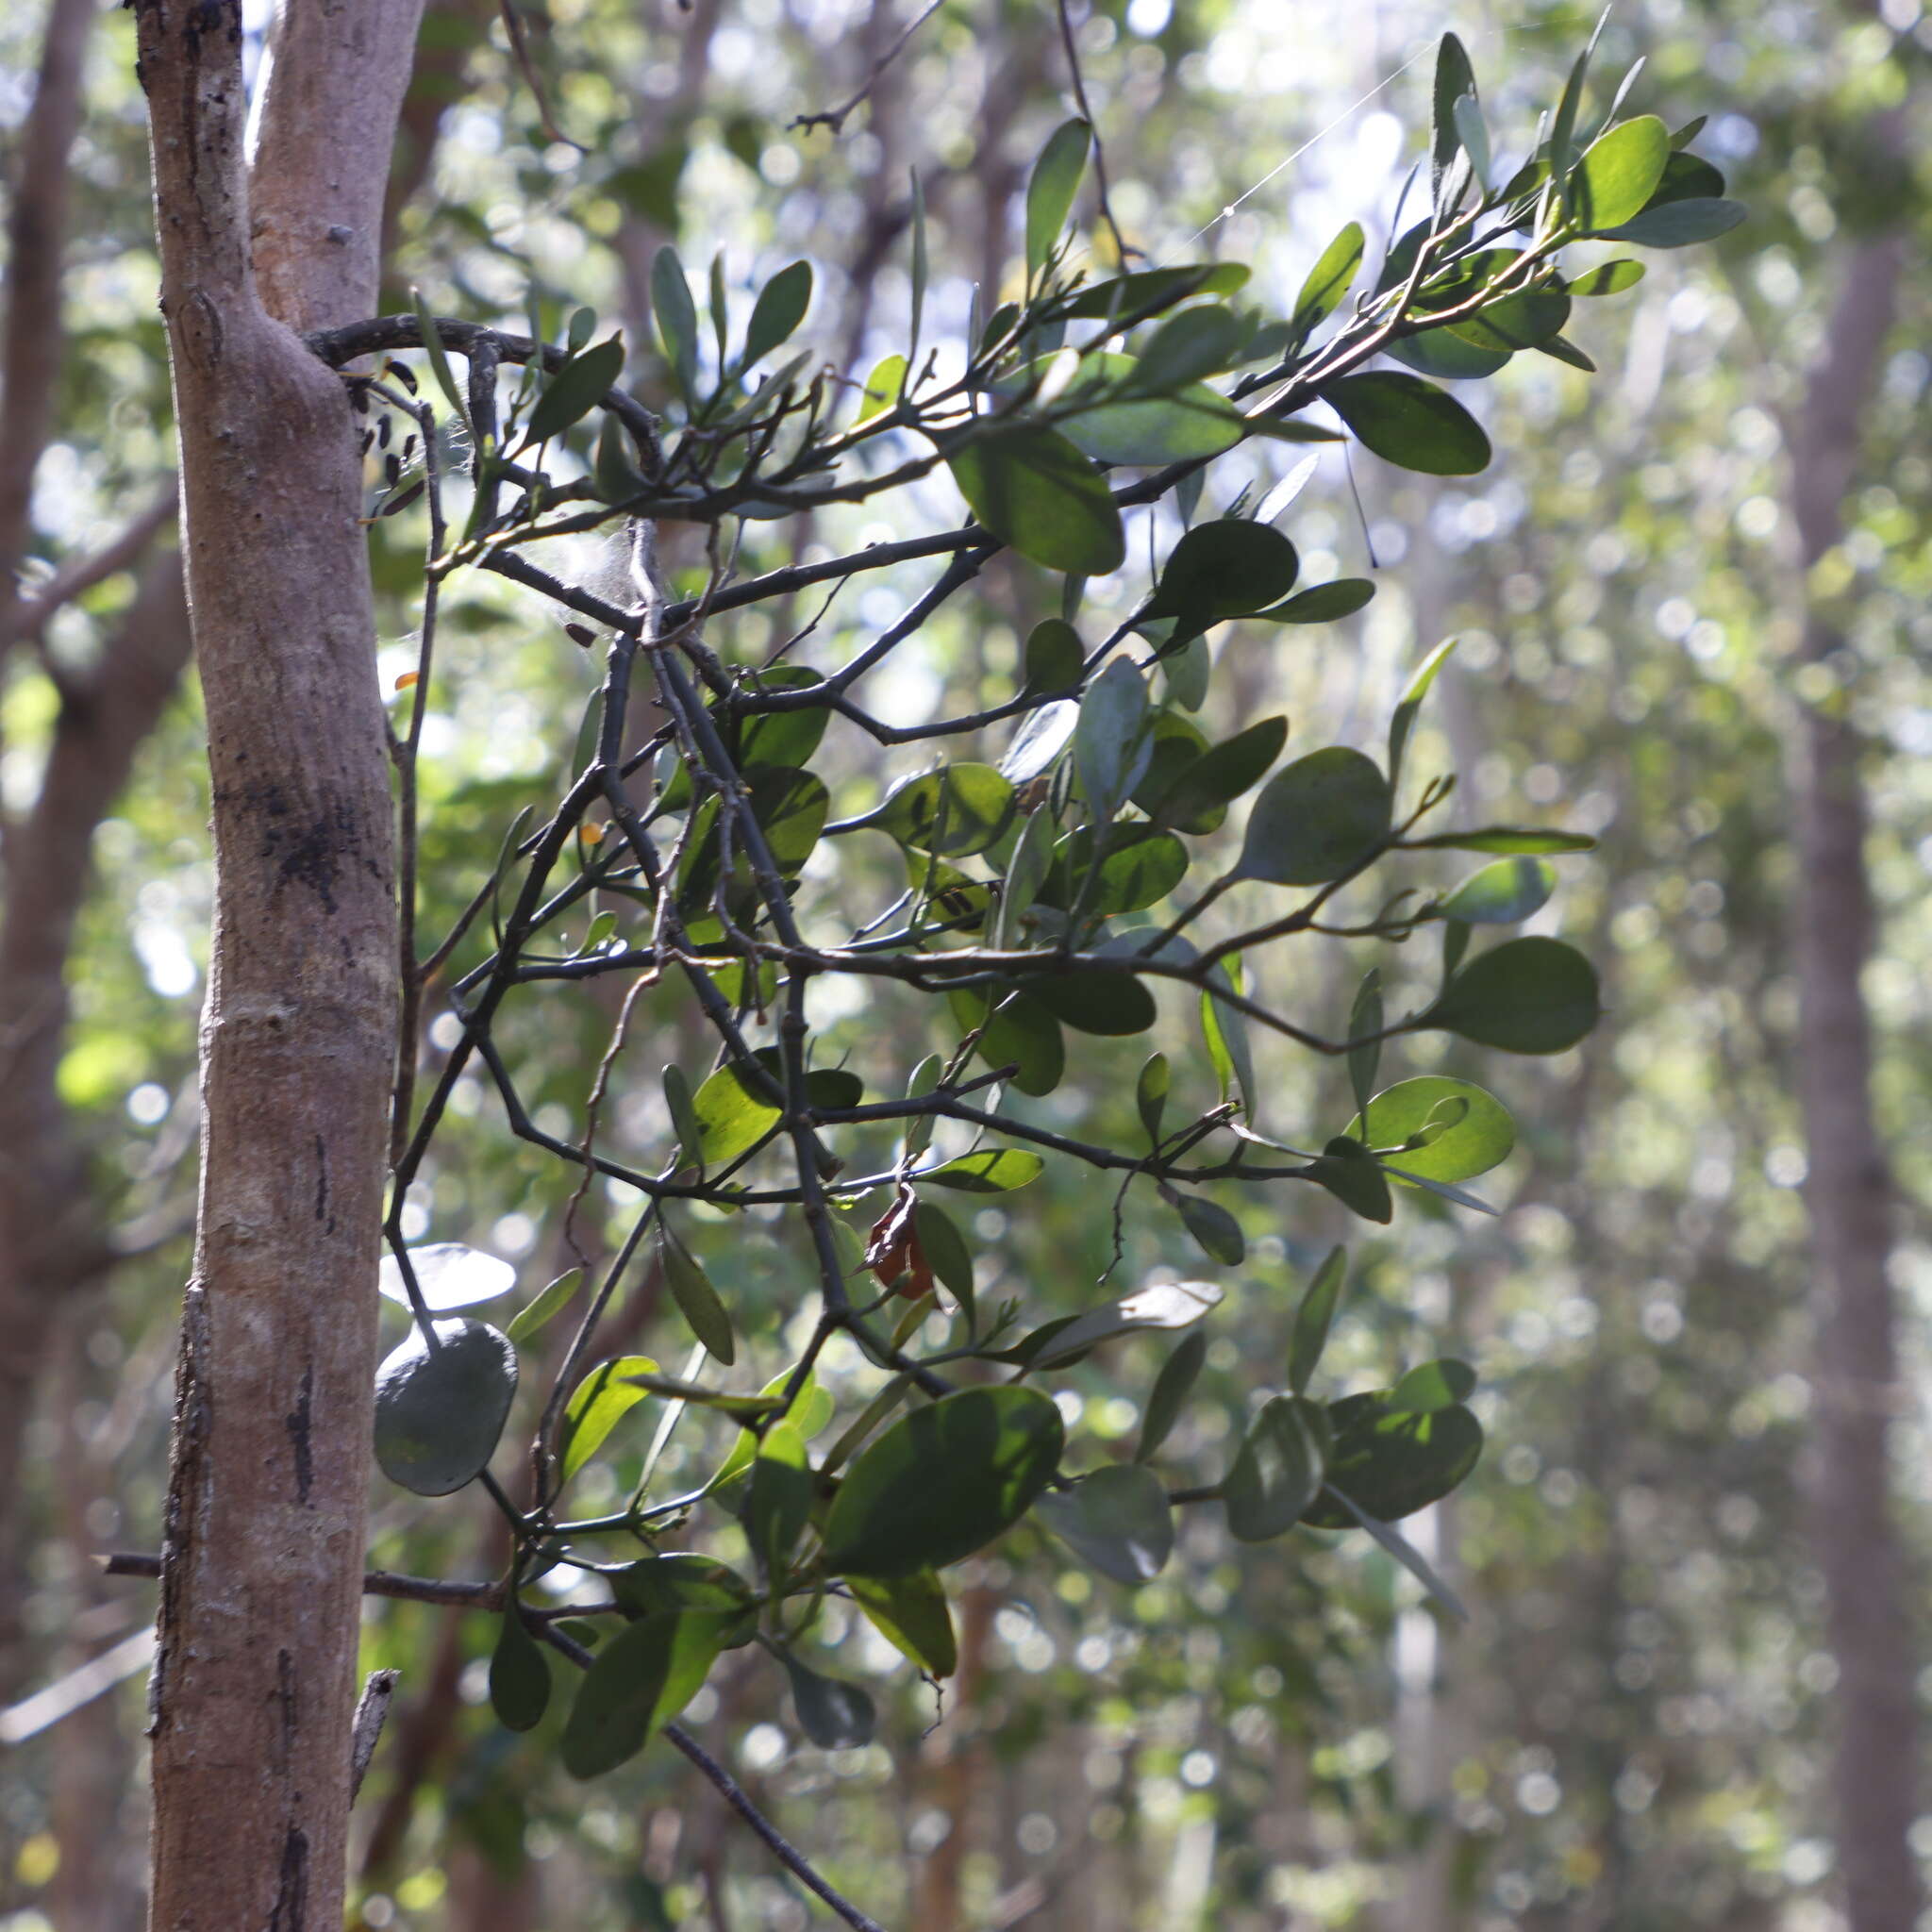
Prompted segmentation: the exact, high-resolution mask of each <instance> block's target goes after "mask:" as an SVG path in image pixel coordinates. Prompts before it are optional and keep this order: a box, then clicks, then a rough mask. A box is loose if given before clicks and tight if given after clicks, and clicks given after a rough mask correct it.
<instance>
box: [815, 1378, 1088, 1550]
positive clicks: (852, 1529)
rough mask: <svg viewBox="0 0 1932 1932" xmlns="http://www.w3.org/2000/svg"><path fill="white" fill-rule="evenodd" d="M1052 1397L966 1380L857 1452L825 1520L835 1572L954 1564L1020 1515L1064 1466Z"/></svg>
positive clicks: (1057, 1414) (1062, 1438)
mask: <svg viewBox="0 0 1932 1932" xmlns="http://www.w3.org/2000/svg"><path fill="white" fill-rule="evenodd" d="M1064 1441H1065V1429H1064V1427H1063V1426H1062V1424H1061V1422H1060V1412H1059V1410H1058V1408H1057V1407H1055V1406H1054V1404H1053V1401H1052V1399H1051V1398H1050V1397H1048V1396H1046V1395H1043V1394H1041V1391H1039V1390H1037V1389H1024V1388H1015V1387H1012V1386H1011V1385H1007V1386H1003V1387H1000V1388H991V1389H962V1390H960V1391H958V1393H957V1394H953V1395H948V1396H945V1397H943V1398H942V1399H941V1400H940V1401H939V1402H936V1403H934V1404H933V1405H932V1406H931V1407H929V1408H920V1409H914V1410H913V1411H912V1412H911V1413H910V1414H909V1415H905V1416H902V1417H900V1419H899V1420H898V1421H897V1422H895V1423H894V1424H892V1425H891V1428H889V1429H888V1430H886V1432H885V1433H884V1434H883V1435H882V1436H880V1437H879V1438H878V1440H877V1441H874V1443H873V1444H872V1445H871V1446H870V1447H869V1448H867V1449H865V1450H863V1451H861V1452H860V1454H859V1456H858V1459H857V1460H856V1461H855V1462H854V1463H853V1465H852V1468H851V1471H850V1473H849V1474H847V1475H846V1477H845V1480H844V1481H843V1483H841V1485H840V1488H839V1493H838V1495H837V1496H836V1497H835V1498H834V1499H833V1502H832V1507H831V1510H830V1513H829V1514H828V1515H827V1517H826V1519H825V1568H826V1569H827V1571H828V1572H830V1573H831V1574H833V1575H853V1574H857V1575H861V1576H904V1575H908V1574H911V1573H912V1572H914V1571H918V1570H936V1569H940V1568H942V1567H943V1566H944V1565H945V1564H948V1563H957V1562H958V1560H959V1559H960V1558H961V1557H969V1556H971V1555H972V1554H973V1553H974V1551H975V1550H978V1549H983V1548H984V1547H985V1546H986V1545H987V1544H988V1543H990V1542H991V1541H992V1540H993V1539H994V1538H995V1537H997V1536H999V1535H1000V1534H1001V1532H1002V1531H1004V1530H1006V1529H1008V1528H1010V1527H1011V1525H1012V1524H1015V1523H1017V1522H1018V1521H1019V1520H1020V1518H1021V1517H1022V1516H1024V1514H1025V1513H1026V1511H1027V1509H1028V1508H1029V1507H1031V1506H1032V1504H1033V1501H1034V1499H1035V1498H1036V1497H1037V1496H1038V1495H1039V1494H1040V1492H1041V1490H1043V1489H1044V1488H1045V1487H1046V1484H1047V1480H1048V1478H1049V1477H1050V1476H1051V1475H1052V1474H1053V1473H1054V1471H1055V1469H1056V1468H1057V1467H1058V1463H1059V1458H1060V1449H1061V1445H1062V1443H1063V1442H1064Z"/></svg>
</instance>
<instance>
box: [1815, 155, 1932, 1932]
mask: <svg viewBox="0 0 1932 1932" xmlns="http://www.w3.org/2000/svg"><path fill="white" fill-rule="evenodd" d="M1901 126H1902V124H1901V123H1899V122H1898V121H1897V120H1896V119H1894V120H1893V125H1892V126H1891V128H1890V142H1889V143H1888V144H1895V143H1896V142H1897V138H1898V135H1899V133H1900V131H1901ZM1883 132H1885V130H1883V129H1881V133H1883ZM1906 246H1907V241H1906V236H1905V233H1904V231H1903V230H1902V229H1899V228H1894V229H1890V230H1888V231H1885V232H1883V233H1880V234H1878V235H1875V236H1873V237H1870V238H1868V239H1866V240H1864V241H1862V242H1858V243H1857V245H1856V246H1855V247H1854V248H1853V250H1852V251H1851V253H1850V255H1849V257H1848V258H1847V259H1846V260H1845V262H1844V263H1843V265H1842V269H1841V282H1840V297H1839V301H1838V304H1837V307H1836V309H1835V311H1834V313H1833V315H1832V319H1831V326H1830V331H1829V334H1828V335H1827V338H1826V342H1825V348H1824V354H1823V356H1822V358H1821V359H1820V361H1819V363H1818V365H1817V367H1816V368H1815V369H1814V370H1813V372H1812V375H1811V380H1810V385H1809V389H1808V391H1807V396H1806V401H1805V407H1804V411H1803V415H1802V418H1801V420H1800V422H1799V424H1798V425H1797V433H1796V435H1795V437H1794V439H1793V442H1792V448H1791V451H1790V458H1791V500H1792V508H1793V512H1794V515H1795V521H1796V523H1797V525H1798V533H1799V540H1800V544H1801V549H1802V555H1803V561H1804V564H1805V567H1806V569H1807V571H1808V570H1809V569H1810V568H1811V566H1812V565H1814V564H1815V563H1816V562H1817V561H1818V560H1819V558H1821V557H1823V556H1824V553H1825V552H1826V551H1828V550H1829V549H1831V548H1832V546H1833V545H1834V544H1836V543H1837V542H1838V541H1840V537H1841V536H1842V534H1843V509H1842V506H1843V501H1844V497H1845V493H1846V491H1847V490H1848V489H1849V488H1850V486H1851V483H1852V480H1853V477H1854V475H1855V473H1856V469H1857V456H1858V420H1859V417H1860V414H1861V413H1862V410H1863V408H1864V406H1865V403H1866V401H1867V399H1868V397H1869V396H1870V394H1871V391H1872V388H1873V384H1874V379H1875V377H1876V375H1877V373H1878V369H1879V366H1880V358H1881V356H1882V353H1883V350H1884V346H1885V339H1886V337H1887V335H1888V333H1889V332H1890V327H1891V325H1892V323H1893V321H1894V320H1895V318H1896V315H1897V309H1898V283H1899V273H1900V269H1901V266H1902V264H1903V261H1904V258H1905V251H1906ZM1839 645H1840V637H1839V636H1838V633H1837V631H1836V630H1835V628H1834V627H1833V625H1832V623H1831V621H1830V619H1829V617H1828V615H1827V614H1826V613H1825V612H1824V610H1822V609H1820V608H1817V607H1815V606H1814V607H1813V608H1811V609H1810V610H1809V611H1808V612H1807V618H1806V625H1805V638H1804V658H1805V661H1806V662H1807V664H1824V663H1826V662H1828V660H1829V659H1830V658H1831V656H1832V654H1833V653H1834V652H1835V651H1836V650H1837V649H1838V648H1839ZM1842 695H1843V694H1842V693H1840V699H1841V698H1842ZM1858 758H1859V745H1858V740H1857V733H1856V732H1855V731H1854V729H1853V727H1852V725H1851V724H1850V722H1849V720H1848V719H1847V718H1846V716H1845V715H1844V712H1843V710H1842V708H1841V704H1834V703H1826V704H1807V705H1805V706H1804V707H1803V708H1802V709H1801V710H1800V711H1799V714H1798V718H1797V725H1796V740H1795V744H1794V759H1793V762H1794V767H1795V770H1794V784H1793V804H1794V814H1795V826H1794V836H1795V841H1796V845H1797V858H1798V889H1797V895H1796V905H1795V915H1796V931H1795V934H1794V955H1795V958H1796V963H1797V970H1798V985H1799V997H1800V1029H1799V1042H1798V1075H1799V1095H1800V1102H1801V1106H1802V1108H1803V1114H1804V1123H1805V1136H1806V1141H1807V1149H1808V1157H1809V1163H1810V1172H1809V1177H1808V1179H1807V1183H1806V1188H1805V1199H1806V1205H1807V1209H1808V1211H1809V1214H1810V1219H1811V1242H1812V1256H1813V1261H1814V1276H1813V1280H1814V1294H1815V1299H1816V1310H1817V1335H1818V1341H1817V1347H1818V1374H1817V1377H1816V1382H1817V1397H1818V1405H1817V1413H1818V1434H1817V1445H1816V1446H1817V1463H1816V1475H1815V1486H1814V1495H1813V1512H1812V1537H1813V1546H1814V1548H1815V1551H1816V1554H1817V1559H1818V1564H1819V1568H1820V1569H1821V1571H1822V1572H1823V1573H1824V1580H1825V1586H1826V1591H1827V1603H1828V1617H1829V1624H1830V1635H1831V1644H1832V1648H1833V1651H1834V1652H1835V1654H1836V1656H1837V1658H1838V1665H1839V1673H1840V1681H1839V1690H1838V1696H1837V1700H1836V1702H1837V1709H1838V1737H1837V1742H1836V1755H1835V1760H1834V1766H1833V1776H1834V1783H1835V1786H1836V1797H1837V1806H1838V1864H1839V1871H1840V1879H1841V1883H1842V1886H1843V1888H1844V1895H1845V1903H1846V1906H1847V1908H1848V1911H1849V1915H1850V1926H1851V1932H1897V1928H1899V1927H1902V1926H1909V1925H1912V1924H1916V1923H1917V1921H1918V1916H1919V1911H1920V1906H1921V1897H1922V1894H1921V1887H1920V1883H1919V1876H1918V1870H1917V1862H1916V1860H1915V1859H1914V1857H1913V1856H1912V1850H1911V1846H1910V1844H1909V1841H1908V1839H1907V1833H1908V1832H1909V1830H1910V1827H1911V1824H1912V1821H1913V1819H1914V1818H1915V1817H1916V1816H1917V1815H1918V1803H1917V1789H1918V1720H1917V1707H1916V1697H1915V1694H1914V1691H1913V1684H1914V1657H1913V1643H1912V1639H1911V1632H1910V1627H1909V1619H1908V1617H1907V1594H1906V1592H1907V1576H1906V1574H1905V1557H1904V1553H1903V1550H1902V1548H1901V1546H1900V1541H1899V1534H1898V1527H1897V1524H1896V1523H1895V1521H1894V1519H1893V1513H1892V1507H1891V1485H1892V1468H1891V1458H1890V1453H1889V1447H1888V1439H1889V1432H1890V1423H1891V1419H1892V1416H1893V1415H1894V1414H1895V1413H1896V1412H1897V1410H1898V1407H1899V1405H1900V1401H1901V1395H1902V1391H1901V1390H1900V1388H1899V1384H1898V1379H1897V1376H1898V1364H1897V1351H1896V1342H1895V1334H1894V1330H1895V1325H1896V1312H1895V1310H1894V1308H1893V1305H1892V1297H1891V1286H1890V1279H1889V1276H1888V1262H1889V1260H1890V1252H1891V1239H1892V1199H1891V1182H1890V1175H1889V1174H1888V1172H1887V1165H1886V1159H1885V1154H1884V1150H1883V1148H1882V1146H1881V1145H1880V1142H1879V1138H1878V1130H1877V1126H1876V1124H1875V1122H1874V1118H1873V1109H1872V1094H1871V1074H1872V1037H1871V1025H1870V1021H1869V1017H1868V1015H1867V1012H1866V1008H1865V1001H1864V994H1863V991H1862V988H1861V986H1860V977H1861V974H1862V973H1863V970H1864V966H1865V962H1866V960H1867V959H1868V958H1869V957H1870V955H1871V950H1872V895H1871V887H1870V882H1869V879H1868V876H1867V873H1866V867H1865V853H1864V840H1865V818H1866V814H1865V797H1864V791H1863V786H1862V782H1861V779H1860V775H1859V771H1858Z"/></svg>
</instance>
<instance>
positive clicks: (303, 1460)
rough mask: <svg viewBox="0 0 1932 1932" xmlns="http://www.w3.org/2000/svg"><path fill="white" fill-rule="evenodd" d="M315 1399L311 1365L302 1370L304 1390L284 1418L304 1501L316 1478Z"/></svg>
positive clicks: (298, 1488)
mask: <svg viewBox="0 0 1932 1932" xmlns="http://www.w3.org/2000/svg"><path fill="white" fill-rule="evenodd" d="M314 1400H315V1370H314V1368H313V1366H312V1365H311V1366H310V1367H308V1368H306V1369H304V1370H303V1371H302V1392H301V1393H300V1394H299V1395H298V1396H296V1398H295V1406H294V1407H293V1408H291V1410H290V1411H289V1413H288V1414H287V1416H285V1417H284V1418H283V1426H284V1427H285V1428H287V1430H288V1432H289V1441H290V1442H291V1444H292V1445H293V1448H294V1451H295V1494H296V1496H297V1497H298V1498H299V1499H300V1500H301V1501H302V1502H304V1503H307V1502H308V1489H309V1485H310V1484H311V1483H312V1482H313V1481H314V1480H315V1457H314V1453H313V1447H312V1445H311V1443H310V1441H309V1436H308V1422H309V1413H310V1410H311V1408H312V1407H313V1404H314Z"/></svg>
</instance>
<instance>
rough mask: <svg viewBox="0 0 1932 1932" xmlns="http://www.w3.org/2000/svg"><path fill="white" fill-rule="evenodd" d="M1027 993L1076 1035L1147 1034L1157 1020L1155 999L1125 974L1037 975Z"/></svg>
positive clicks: (1028, 985) (1029, 983)
mask: <svg viewBox="0 0 1932 1932" xmlns="http://www.w3.org/2000/svg"><path fill="white" fill-rule="evenodd" d="M1026 991H1028V992H1029V993H1031V994H1032V995H1033V997H1034V998H1035V999H1037V1000H1038V1001H1039V1002H1040V1004H1041V1006H1042V1007H1044V1008H1046V1009H1047V1011H1048V1012H1049V1013H1051V1014H1053V1015H1054V1017H1055V1018H1056V1019H1058V1020H1059V1021H1061V1022H1062V1023H1063V1024H1066V1025H1068V1026H1071V1027H1073V1028H1074V1031H1075V1032H1077V1033H1101V1034H1107V1035H1108V1036H1124V1035H1127V1034H1130V1033H1144V1032H1146V1030H1147V1029H1148V1027H1150V1026H1151V1025H1153V1024H1154V1022H1155V1020H1156V1018H1157V1017H1158V1009H1157V1008H1156V1007H1155V1004H1154V995H1153V994H1152V993H1151V992H1149V991H1147V989H1146V987H1144V986H1143V985H1142V984H1141V981H1140V980H1138V979H1135V978H1133V977H1131V976H1130V975H1129V974H1124V973H1101V972H1086V973H1083V972H1079V971H1074V972H1073V973H1036V974H1030V975H1029V976H1028V977H1027V980H1026Z"/></svg>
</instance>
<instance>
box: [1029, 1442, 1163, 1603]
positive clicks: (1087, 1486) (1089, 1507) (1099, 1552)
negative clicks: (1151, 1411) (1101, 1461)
mask: <svg viewBox="0 0 1932 1932" xmlns="http://www.w3.org/2000/svg"><path fill="white" fill-rule="evenodd" d="M1033 1513H1034V1515H1035V1516H1037V1517H1038V1518H1039V1519H1040V1521H1041V1523H1043V1524H1045V1525H1046V1526H1047V1528H1048V1529H1050V1530H1052V1531H1053V1533H1054V1534H1055V1535H1056V1536H1057V1537H1058V1538H1059V1540H1060V1541H1062V1542H1063V1543H1065V1544H1066V1545H1067V1546H1068V1547H1069V1548H1070V1549H1071V1550H1072V1551H1073V1552H1074V1555H1075V1556H1076V1557H1079V1558H1080V1560H1081V1561H1082V1562H1084V1563H1086V1564H1088V1565H1089V1566H1090V1567H1091V1568H1092V1569H1095V1570H1098V1571H1099V1572H1100V1574H1102V1575H1103V1576H1106V1577H1110V1578H1111V1579H1112V1580H1113V1581H1114V1582H1115V1583H1124V1584H1127V1585H1128V1586H1130V1587H1132V1586H1135V1585H1138V1584H1142V1583H1149V1582H1152V1581H1153V1579H1154V1578H1155V1577H1157V1576H1158V1575H1159V1574H1160V1573H1161V1571H1163V1570H1164V1569H1165V1568H1166V1567H1167V1559H1168V1557H1171V1556H1172V1555H1173V1554H1174V1510H1173V1508H1172V1507H1171V1506H1170V1505H1169V1503H1168V1500H1167V1491H1166V1490H1165V1489H1164V1488H1162V1486H1161V1483H1160V1479H1159V1478H1158V1476H1156V1475H1155V1474H1153V1473H1152V1472H1151V1471H1149V1470H1146V1469H1143V1468H1141V1465H1140V1464H1138V1463H1133V1462H1125V1463H1115V1464H1113V1465H1111V1466H1110V1467H1108V1468H1106V1469H1096V1470H1095V1471H1094V1472H1093V1474H1091V1475H1088V1476H1083V1477H1082V1478H1081V1479H1080V1480H1079V1481H1078V1482H1077V1483H1075V1484H1074V1486H1073V1488H1071V1489H1068V1490H1049V1491H1047V1492H1046V1493H1045V1494H1044V1495H1043V1496H1041V1499H1040V1500H1039V1502H1037V1503H1036V1504H1034V1506H1033Z"/></svg>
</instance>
